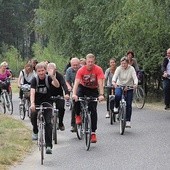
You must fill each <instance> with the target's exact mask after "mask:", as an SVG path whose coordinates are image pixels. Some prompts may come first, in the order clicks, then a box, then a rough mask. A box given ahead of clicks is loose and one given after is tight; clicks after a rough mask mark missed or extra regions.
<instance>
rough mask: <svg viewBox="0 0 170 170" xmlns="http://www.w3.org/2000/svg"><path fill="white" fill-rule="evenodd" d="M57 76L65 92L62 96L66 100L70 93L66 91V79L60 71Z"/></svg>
mask: <svg viewBox="0 0 170 170" xmlns="http://www.w3.org/2000/svg"><path fill="white" fill-rule="evenodd" d="M57 76H58V80H59V83H60V86H61V87H62V89H63V90H64V93H65V96H64V98H65V99H67V100H68V99H69V98H70V95H69V91H68V88H67V85H66V81H65V79H64V77H63V76H62V75H61V74H60V73H58V74H57Z"/></svg>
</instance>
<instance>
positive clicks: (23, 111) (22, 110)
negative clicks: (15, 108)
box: [19, 104, 25, 120]
mask: <svg viewBox="0 0 170 170" xmlns="http://www.w3.org/2000/svg"><path fill="white" fill-rule="evenodd" d="M19 115H20V118H21V119H22V120H24V119H25V106H24V104H20V105H19Z"/></svg>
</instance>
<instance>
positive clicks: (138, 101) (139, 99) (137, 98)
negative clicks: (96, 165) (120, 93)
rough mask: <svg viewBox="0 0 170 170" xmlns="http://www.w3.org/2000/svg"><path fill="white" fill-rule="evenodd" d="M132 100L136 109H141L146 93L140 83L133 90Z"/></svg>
mask: <svg viewBox="0 0 170 170" xmlns="http://www.w3.org/2000/svg"><path fill="white" fill-rule="evenodd" d="M133 101H134V103H135V105H136V107H137V108H138V109H142V108H143V107H144V105H145V101H146V94H145V91H144V89H143V87H142V85H138V86H137V88H136V89H135V90H134V97H133Z"/></svg>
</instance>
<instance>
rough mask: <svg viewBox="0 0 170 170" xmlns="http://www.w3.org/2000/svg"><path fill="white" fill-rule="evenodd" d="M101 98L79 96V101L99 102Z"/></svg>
mask: <svg viewBox="0 0 170 170" xmlns="http://www.w3.org/2000/svg"><path fill="white" fill-rule="evenodd" d="M98 100H99V99H98V98H97V97H78V101H94V102H97V101H98Z"/></svg>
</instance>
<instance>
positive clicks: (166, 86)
mask: <svg viewBox="0 0 170 170" xmlns="http://www.w3.org/2000/svg"><path fill="white" fill-rule="evenodd" d="M163 92H164V102H165V105H170V79H167V78H166V79H164V80H163Z"/></svg>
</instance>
